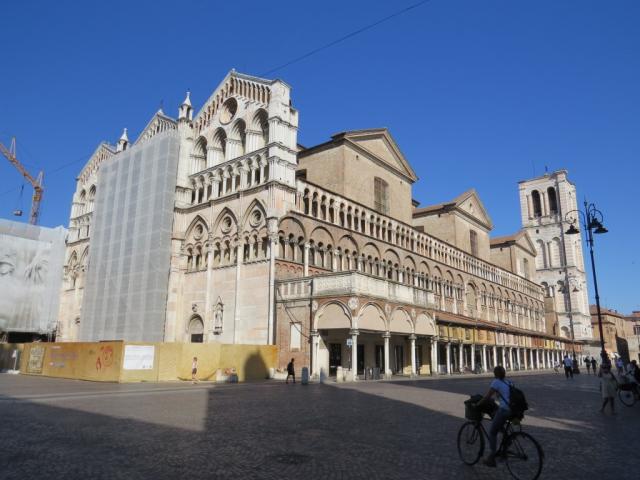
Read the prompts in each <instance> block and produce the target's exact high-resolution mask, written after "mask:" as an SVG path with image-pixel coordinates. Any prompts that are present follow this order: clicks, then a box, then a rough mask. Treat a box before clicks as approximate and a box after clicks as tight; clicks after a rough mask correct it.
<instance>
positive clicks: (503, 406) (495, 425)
mask: <svg viewBox="0 0 640 480" xmlns="http://www.w3.org/2000/svg"><path fill="white" fill-rule="evenodd" d="M506 375H507V372H506V371H505V369H504V367H502V366H501V365H498V366H497V367H496V368H494V369H493V376H494V377H496V378H495V379H494V380H493V381H492V382H491V385H490V386H489V391H488V392H487V394H486V395H485V396H484V397H483V398H482V400H480V402H479V403H482V402H493V398H497V399H498V401H499V406H498V409H497V410H496V412H495V414H494V416H493V420H492V421H491V428H490V429H489V447H490V449H491V451H490V452H489V456H488V457H487V458H486V459H485V460H484V464H485V465H487V466H489V467H495V466H496V450H497V448H498V447H497V443H498V432H500V430H502V427H503V426H504V424H505V422H506V421H507V420H509V418H510V417H511V409H510V408H509V400H510V396H511V391H510V387H511V386H512V385H513V384H512V383H511V381H509V380H506V379H505V376H506Z"/></svg>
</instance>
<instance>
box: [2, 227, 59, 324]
mask: <svg viewBox="0 0 640 480" xmlns="http://www.w3.org/2000/svg"><path fill="white" fill-rule="evenodd" d="M66 235H67V231H66V230H65V229H64V228H63V227H57V228H47V227H39V226H36V225H29V224H26V223H19V222H12V221H10V220H3V219H0V331H4V332H34V333H41V334H44V333H51V332H53V331H54V330H55V328H56V325H57V320H58V306H59V304H60V288H61V285H62V268H63V265H64V248H65V247H64V241H65V237H66Z"/></svg>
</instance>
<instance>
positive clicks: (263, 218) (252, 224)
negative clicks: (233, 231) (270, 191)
mask: <svg viewBox="0 0 640 480" xmlns="http://www.w3.org/2000/svg"><path fill="white" fill-rule="evenodd" d="M256 211H257V212H260V219H259V220H258V218H257V217H256V216H255V215H254V212H256ZM266 222H267V209H266V207H265V206H264V203H262V201H260V200H259V199H257V198H254V199H253V200H252V201H251V203H250V204H249V206H248V207H247V208H246V210H245V211H244V214H243V215H242V221H241V222H240V225H241V230H242V231H243V232H248V231H252V230H256V229H259V228H261V227H262V226H266Z"/></svg>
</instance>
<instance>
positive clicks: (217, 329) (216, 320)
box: [213, 298, 224, 335]
mask: <svg viewBox="0 0 640 480" xmlns="http://www.w3.org/2000/svg"><path fill="white" fill-rule="evenodd" d="M223 313H224V304H223V303H222V300H221V299H220V298H218V302H217V303H216V306H215V307H214V309H213V333H214V334H215V335H220V334H221V333H222V319H223V318H222V317H223Z"/></svg>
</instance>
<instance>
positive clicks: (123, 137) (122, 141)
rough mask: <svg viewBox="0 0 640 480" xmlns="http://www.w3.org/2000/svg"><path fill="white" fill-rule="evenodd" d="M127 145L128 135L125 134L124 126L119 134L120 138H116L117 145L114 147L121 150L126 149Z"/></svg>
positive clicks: (117, 150)
mask: <svg viewBox="0 0 640 480" xmlns="http://www.w3.org/2000/svg"><path fill="white" fill-rule="evenodd" d="M128 145H129V136H128V135H127V129H126V128H125V129H124V131H123V132H122V135H120V140H118V146H117V148H116V152H122V151H124V150H126V149H127V146H128Z"/></svg>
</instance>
